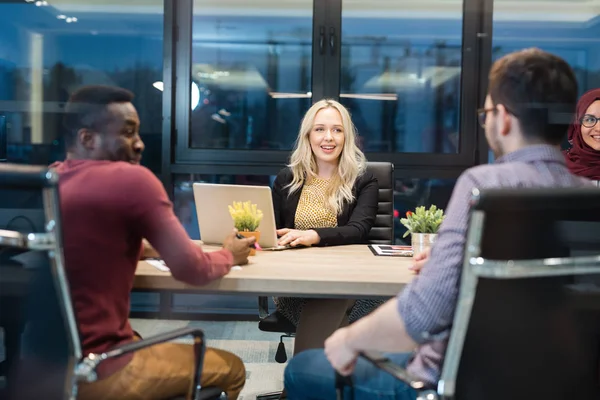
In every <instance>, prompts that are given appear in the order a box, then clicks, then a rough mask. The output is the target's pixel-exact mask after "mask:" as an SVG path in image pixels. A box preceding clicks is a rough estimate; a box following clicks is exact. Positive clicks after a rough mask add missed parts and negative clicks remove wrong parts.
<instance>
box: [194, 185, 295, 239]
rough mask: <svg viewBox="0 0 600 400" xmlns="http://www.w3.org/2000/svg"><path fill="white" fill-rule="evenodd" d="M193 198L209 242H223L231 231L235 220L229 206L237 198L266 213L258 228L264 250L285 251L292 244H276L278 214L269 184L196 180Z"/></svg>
mask: <svg viewBox="0 0 600 400" xmlns="http://www.w3.org/2000/svg"><path fill="white" fill-rule="evenodd" d="M193 190H194V201H195V203H196V214H197V215H198V225H199V228H200V239H202V242H204V243H206V244H222V243H223V239H225V237H226V236H227V235H229V234H230V233H231V230H232V229H233V220H232V219H231V215H230V214H229V207H228V206H230V205H232V204H233V202H234V201H239V202H245V201H250V202H252V203H253V204H256V205H257V207H258V209H259V210H261V211H262V213H263V219H262V221H261V222H260V225H259V227H258V230H259V231H260V239H259V241H258V244H259V245H260V247H262V249H263V250H285V249H288V248H291V247H290V246H279V245H278V244H277V232H276V226H275V213H274V211H273V199H272V197H271V188H270V187H268V186H248V185H222V184H213V183H194V184H193Z"/></svg>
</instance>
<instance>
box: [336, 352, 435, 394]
mask: <svg viewBox="0 0 600 400" xmlns="http://www.w3.org/2000/svg"><path fill="white" fill-rule="evenodd" d="M359 356H360V357H362V358H364V359H365V360H367V361H369V362H370V363H371V364H373V365H374V366H375V367H376V368H379V369H380V370H382V371H384V372H387V373H388V374H390V375H392V376H393V377H394V378H396V379H398V380H399V381H402V382H404V383H405V384H407V385H408V386H410V387H411V388H413V389H414V390H415V391H416V392H417V397H416V400H439V396H438V394H437V393H436V392H435V390H431V389H427V388H425V383H424V382H422V381H419V380H418V379H415V378H414V377H412V376H411V375H410V374H409V373H408V372H407V371H406V369H404V368H402V367H400V366H399V365H397V364H394V363H393V362H391V361H390V359H389V358H387V357H385V356H384V355H383V354H381V353H376V352H368V353H367V352H363V353H360V354H359ZM346 386H347V387H349V388H350V393H351V395H350V397H351V398H354V393H353V392H354V388H353V383H352V377H351V376H347V377H346V376H342V375H340V374H339V373H338V372H336V373H335V389H336V394H337V399H338V400H343V398H344V395H343V394H344V387H346Z"/></svg>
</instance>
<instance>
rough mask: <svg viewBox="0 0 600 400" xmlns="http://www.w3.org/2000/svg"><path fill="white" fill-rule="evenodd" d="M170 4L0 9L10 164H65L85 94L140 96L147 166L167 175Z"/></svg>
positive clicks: (157, 0) (1, 92) (0, 83)
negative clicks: (106, 90) (65, 123)
mask: <svg viewBox="0 0 600 400" xmlns="http://www.w3.org/2000/svg"><path fill="white" fill-rule="evenodd" d="M163 9H164V5H163V1H162V0H146V1H145V2H144V6H143V7H142V6H140V7H138V6H130V7H128V8H127V9H125V10H124V9H123V5H122V4H117V2H103V3H102V4H98V3H97V2H89V1H85V0H73V1H49V2H48V4H47V5H44V6H36V4H35V2H22V1H21V2H3V3H1V4H0V39H1V42H2V52H1V53H0V104H1V108H0V115H4V116H6V128H7V136H8V160H9V161H11V162H17V163H28V164H48V163H50V162H52V161H55V160H60V159H62V158H63V157H64V147H63V143H62V129H63V128H62V119H63V110H64V105H65V102H66V101H67V100H68V98H69V95H70V94H71V93H72V92H73V91H74V90H75V89H77V88H78V87H80V86H82V85H90V84H104V85H114V86H120V87H123V88H126V89H129V90H131V91H133V92H134V94H135V100H134V104H135V106H136V108H137V110H138V113H139V114H140V120H141V132H140V133H141V135H142V139H143V140H144V142H145V144H146V151H145V155H144V160H143V163H144V164H145V165H147V166H149V167H150V168H151V169H152V170H153V171H154V172H157V173H158V172H160V165H161V143H162V140H161V137H162V118H161V114H162V93H161V92H160V91H159V90H156V89H155V88H154V87H153V86H152V84H153V82H156V81H160V80H162V69H163V68H162V66H163V54H162V41H163Z"/></svg>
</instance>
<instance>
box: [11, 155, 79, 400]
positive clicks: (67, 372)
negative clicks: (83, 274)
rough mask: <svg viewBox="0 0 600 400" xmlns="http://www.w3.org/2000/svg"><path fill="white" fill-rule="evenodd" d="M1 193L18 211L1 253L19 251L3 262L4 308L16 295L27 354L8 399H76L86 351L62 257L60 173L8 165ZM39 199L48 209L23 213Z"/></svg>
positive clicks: (16, 366) (14, 371)
mask: <svg viewBox="0 0 600 400" xmlns="http://www.w3.org/2000/svg"><path fill="white" fill-rule="evenodd" d="M0 193H1V195H0V196H1V197H2V202H1V206H2V208H3V211H6V210H13V213H14V214H15V215H14V216H13V217H12V218H11V220H10V221H9V222H8V223H2V225H0V229H2V230H0V252H3V254H7V252H12V253H11V258H10V259H6V258H0V259H1V261H0V303H1V302H2V301H3V300H5V299H6V298H7V297H10V300H11V302H12V304H18V305H19V307H18V311H17V312H18V313H19V314H20V316H19V318H18V320H19V322H20V323H19V324H18V325H19V326H14V325H13V326H5V333H6V330H7V329H8V331H9V332H11V335H12V336H14V334H13V333H14V330H15V329H16V330H18V332H17V335H16V336H17V338H18V337H19V336H20V340H19V341H18V342H17V343H12V345H13V346H18V349H17V350H18V351H17V355H19V356H17V357H12V358H11V359H9V360H8V362H9V365H8V376H7V385H6V386H7V390H6V392H7V393H6V394H5V396H4V397H5V398H8V399H11V400H12V399H19V400H21V399H25V400H28V399H42V398H43V399H61V400H62V399H68V398H73V397H72V396H73V387H74V371H75V365H76V363H77V362H78V361H79V359H80V358H81V346H80V342H79V334H78V331H77V326H76V323H75V317H74V313H73V309H72V306H71V298H70V292H69V287H68V283H67V280H66V275H65V271H64V263H63V257H62V238H61V224H60V221H61V219H60V205H59V197H58V176H57V175H56V173H55V172H53V171H52V170H49V169H47V168H46V167H32V166H16V165H11V164H3V165H0ZM36 196H37V197H38V198H37V200H38V201H35V200H34V201H32V204H36V203H37V204H38V210H37V211H41V212H38V213H37V214H36V213H35V212H34V211H35V210H34V209H30V210H23V204H22V203H21V200H22V199H23V198H29V199H32V198H33V197H36ZM12 200H14V203H15V204H11V201H12ZM40 209H41V210H40ZM36 215H37V216H39V220H38V218H36ZM23 233H25V234H23ZM15 249H17V251H18V252H20V254H17V253H15V252H14V251H15ZM6 288H11V290H5V289H6ZM23 328H24V331H23V334H22V335H20V333H21V332H20V331H21V329H23ZM11 350H14V349H11Z"/></svg>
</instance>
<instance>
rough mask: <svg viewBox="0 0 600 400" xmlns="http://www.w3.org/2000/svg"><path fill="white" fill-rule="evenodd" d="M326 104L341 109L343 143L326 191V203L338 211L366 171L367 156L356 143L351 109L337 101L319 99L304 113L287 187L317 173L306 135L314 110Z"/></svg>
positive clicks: (294, 188) (292, 187) (351, 197)
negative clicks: (349, 110)
mask: <svg viewBox="0 0 600 400" xmlns="http://www.w3.org/2000/svg"><path fill="white" fill-rule="evenodd" d="M326 108H335V109H336V110H337V111H338V112H339V113H340V115H341V116H342V126H343V129H344V147H343V148H342V152H341V153H340V157H339V159H338V166H337V170H336V172H334V174H333V176H332V177H331V179H330V181H329V185H328V187H327V191H326V193H325V199H326V204H325V207H328V208H329V209H330V210H331V211H333V212H334V213H335V214H336V215H339V214H340V213H341V212H342V209H343V207H344V203H345V202H348V203H350V202H352V201H354V195H353V194H352V187H353V186H354V183H355V182H356V179H357V178H358V177H359V176H360V175H361V174H362V173H363V172H364V171H365V169H366V166H367V160H366V158H365V155H364V154H363V152H362V151H361V150H360V149H359V148H358V146H357V145H356V141H357V133H356V128H355V127H354V124H353V123H352V119H351V118H350V113H349V112H348V110H347V109H346V107H344V106H343V105H341V104H340V103H338V102H337V101H335V100H331V99H324V100H321V101H319V102H317V103H315V104H313V106H312V107H311V108H309V109H308V111H307V112H306V114H305V115H304V118H303V119H302V123H301V125H300V131H299V133H298V138H297V139H296V144H295V146H294V151H293V152H292V156H291V157H290V163H289V165H288V167H290V169H291V170H292V174H293V179H292V182H290V184H289V185H288V186H287V187H288V188H290V194H292V193H294V192H296V191H297V190H299V189H300V188H301V187H302V186H303V185H304V183H305V182H307V181H310V180H311V179H312V178H315V177H317V173H318V171H317V160H316V158H315V155H314V153H313V151H312V149H311V147H310V139H309V136H310V132H311V131H312V129H313V126H314V122H315V117H316V115H317V113H318V112H319V111H321V110H323V109H326Z"/></svg>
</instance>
